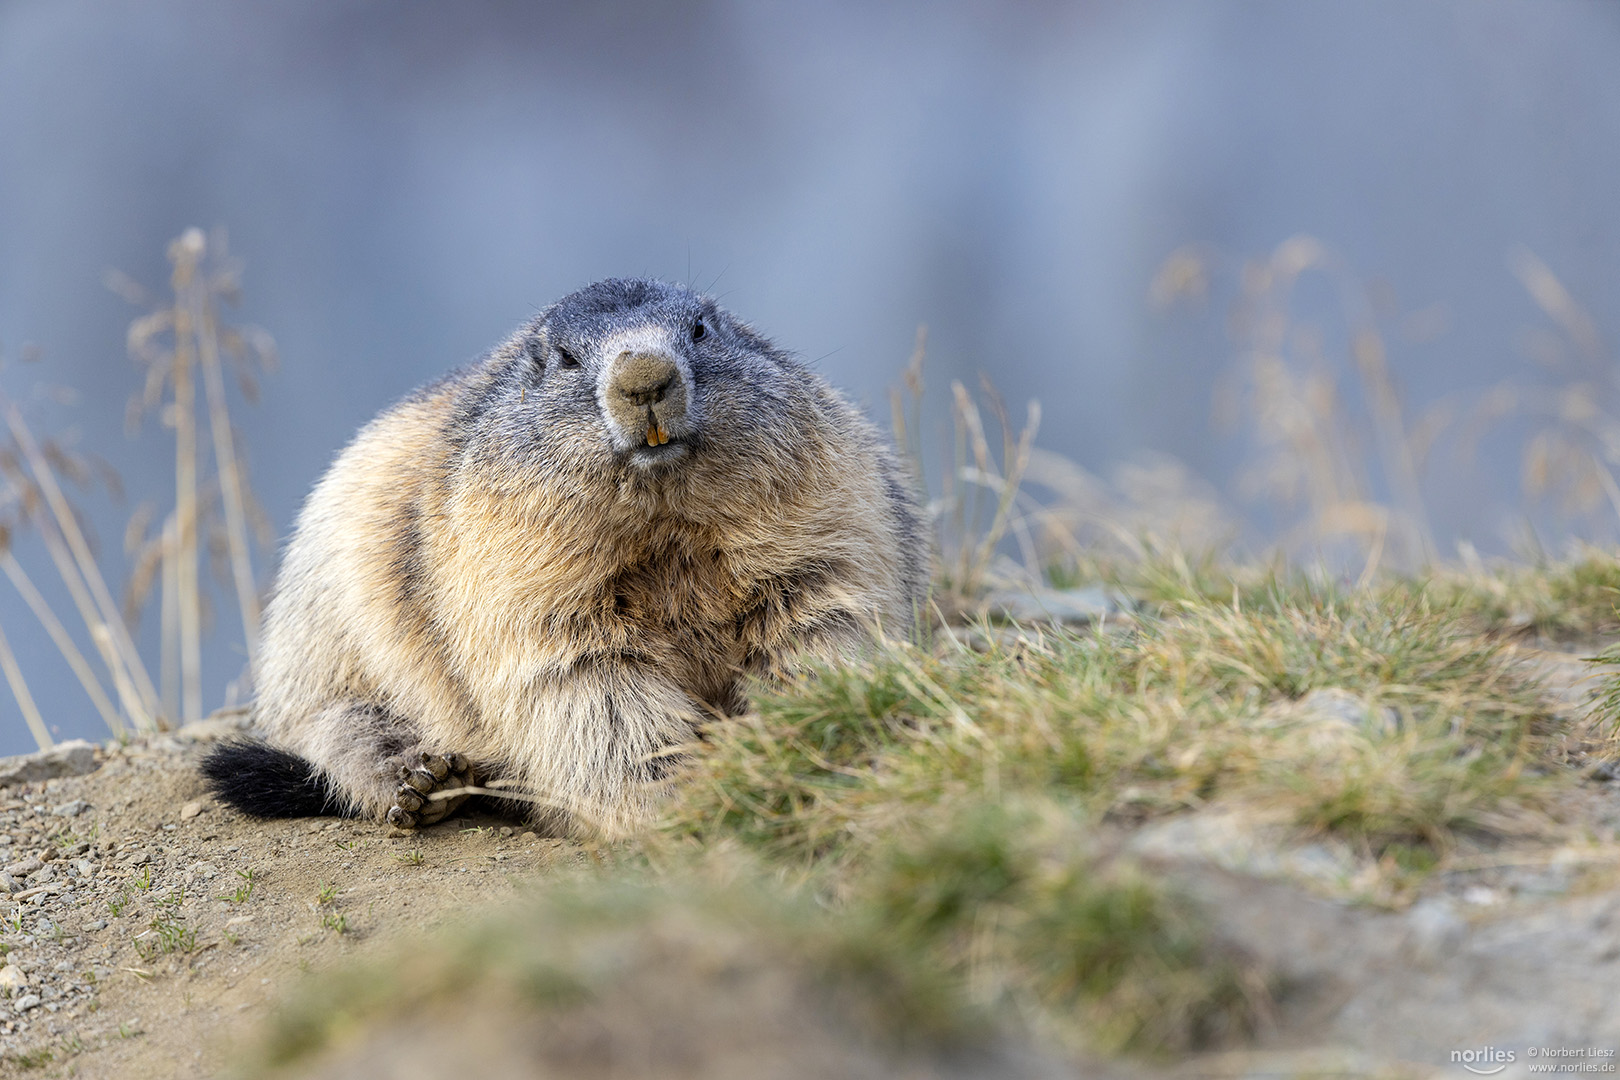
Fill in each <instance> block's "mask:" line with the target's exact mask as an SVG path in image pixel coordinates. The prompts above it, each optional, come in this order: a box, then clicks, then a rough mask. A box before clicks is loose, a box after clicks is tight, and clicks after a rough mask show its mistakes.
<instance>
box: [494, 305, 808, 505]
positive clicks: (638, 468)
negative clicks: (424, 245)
mask: <svg viewBox="0 0 1620 1080" xmlns="http://www.w3.org/2000/svg"><path fill="white" fill-rule="evenodd" d="M492 360H493V361H494V362H495V363H496V365H497V367H498V370H499V371H500V373H501V374H500V377H499V378H497V379H496V380H495V381H494V382H493V383H492V384H490V386H489V387H488V390H487V391H486V395H485V396H484V397H483V399H482V400H479V401H476V402H469V403H468V404H469V406H470V407H471V408H472V409H474V410H476V412H477V414H478V418H479V419H481V420H483V421H485V423H483V424H473V425H470V426H473V427H478V428H482V429H483V431H484V435H483V437H482V438H480V439H479V441H480V442H481V443H483V445H484V446H485V447H487V448H494V447H493V446H492V444H494V446H498V452H499V454H500V456H501V457H502V458H503V459H505V460H507V461H512V460H513V459H514V458H519V459H529V460H536V461H544V462H545V463H546V465H547V466H548V467H551V468H554V469H555V468H561V469H563V470H565V471H568V472H572V473H573V474H575V475H576V476H580V477H583V475H584V474H586V473H591V472H595V473H611V474H614V475H618V476H622V477H625V478H627V479H631V480H635V479H636V478H638V477H639V478H640V479H639V480H636V482H637V483H642V482H645V483H651V484H655V485H663V486H665V487H667V486H668V485H670V484H679V481H678V480H677V477H681V476H686V475H688V474H692V473H696V474H712V473H715V472H717V471H718V470H720V469H730V470H733V471H734V473H735V470H736V469H737V468H738V466H739V463H740V462H741V461H744V460H746V461H747V462H749V463H750V464H751V465H753V466H755V467H756V468H757V467H764V468H766V469H767V470H769V471H770V472H771V473H772V474H774V478H778V482H779V478H782V477H785V476H786V475H787V474H790V473H791V472H792V471H793V470H792V459H793V458H795V457H796V456H799V455H802V454H803V453H805V452H806V451H808V450H810V448H811V446H812V445H813V444H814V443H815V441H816V438H815V435H814V433H813V432H811V431H808V430H805V429H806V428H812V427H815V426H816V425H815V422H814V417H815V413H816V410H817V393H816V390H815V382H816V381H815V380H814V378H813V376H811V375H810V374H809V372H808V371H806V370H805V369H804V368H802V367H801V366H800V365H798V364H796V363H794V362H793V361H791V360H789V359H788V358H787V357H786V356H785V355H784V354H782V353H781V352H780V351H779V350H778V349H776V348H775V347H774V346H773V345H771V343H770V342H769V341H767V340H765V338H763V337H761V336H760V335H759V334H758V333H756V332H755V331H753V330H752V329H750V328H749V327H748V326H746V325H744V324H743V323H742V322H741V321H739V320H737V319H735V318H734V317H732V316H731V315H730V314H728V313H727V312H726V311H724V310H722V309H721V308H720V307H719V306H718V305H716V304H715V302H714V301H713V300H712V299H711V298H709V297H706V296H703V295H700V294H698V293H695V292H693V291H692V290H690V289H687V288H684V287H682V286H680V285H671V284H668V283H665V282H659V281H648V280H643V279H624V278H612V279H609V280H607V281H599V282H597V283H596V284H594V285H589V286H587V287H585V288H583V289H581V290H580V291H578V292H576V293H573V294H572V295H570V296H566V297H564V298H563V299H561V300H559V301H557V302H556V303H555V304H553V305H552V306H551V307H549V308H547V309H546V310H545V311H544V312H542V313H541V314H540V316H539V317H538V318H536V319H535V320H534V322H532V323H531V324H530V325H529V326H528V327H526V328H525V329H524V330H523V331H521V332H520V333H519V334H518V335H517V336H516V337H515V338H513V339H512V341H510V342H508V343H507V345H506V346H504V347H503V348H502V349H500V350H497V352H496V354H495V355H494V357H492ZM463 419H467V420H470V419H473V418H472V417H470V416H464V418H463ZM490 421H493V424H490V423H488V422H490ZM735 475H736V476H737V478H738V479H742V475H741V474H740V473H736V474H735ZM695 478H696V477H693V479H695ZM762 479H764V478H763V477H762Z"/></svg>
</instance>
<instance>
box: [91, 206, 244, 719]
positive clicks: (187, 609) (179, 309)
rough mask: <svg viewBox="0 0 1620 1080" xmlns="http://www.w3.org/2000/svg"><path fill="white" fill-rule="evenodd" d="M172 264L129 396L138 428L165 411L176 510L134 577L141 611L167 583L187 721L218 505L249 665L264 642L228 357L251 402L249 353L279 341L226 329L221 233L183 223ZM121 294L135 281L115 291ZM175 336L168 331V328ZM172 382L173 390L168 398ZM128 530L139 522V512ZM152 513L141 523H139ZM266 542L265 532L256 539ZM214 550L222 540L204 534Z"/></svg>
mask: <svg viewBox="0 0 1620 1080" xmlns="http://www.w3.org/2000/svg"><path fill="white" fill-rule="evenodd" d="M168 254H169V259H170V262H171V263H172V264H173V272H172V274H171V277H170V284H171V287H172V289H173V293H174V298H173V301H172V303H171V304H169V305H167V306H165V307H162V308H160V309H158V310H156V311H153V312H151V313H149V314H147V315H144V316H141V317H140V318H137V319H135V320H134V321H133V322H132V323H131V324H130V328H129V352H130V355H131V356H132V357H134V358H135V359H136V361H137V362H139V363H141V364H143V365H145V367H146V379H145V384H144V387H143V391H142V393H141V394H140V395H139V396H138V397H136V398H134V399H132V400H131V402H130V409H129V417H130V422H131V426H132V427H133V426H134V425H135V423H137V422H138V420H139V418H140V416H141V415H142V414H144V413H146V412H148V411H153V410H159V411H160V415H161V416H162V419H163V422H164V424H165V426H168V427H171V428H173V429H174V433H175V508H174V511H173V513H172V514H170V515H169V516H168V517H167V518H166V519H165V520H164V522H163V527H162V529H161V530H159V532H158V534H157V535H155V536H153V537H151V538H149V539H146V540H144V541H142V542H140V544H139V545H138V546H139V550H140V552H141V556H140V567H141V571H142V572H138V573H137V575H136V578H135V580H134V581H133V583H132V591H131V603H132V605H133V606H134V607H135V608H136V609H137V610H138V609H139V607H140V606H141V605H142V604H143V603H144V602H145V600H146V598H147V596H148V595H149V593H150V592H151V591H152V588H153V587H154V585H156V586H158V588H159V590H160V608H161V618H160V621H161V639H162V663H161V667H162V672H163V682H164V700H165V701H173V700H174V699H176V698H177V699H178V703H179V713H180V715H181V716H183V717H184V718H185V719H186V720H188V721H190V720H194V719H199V718H200V717H201V715H202V675H201V673H202V661H201V642H202V622H203V605H204V602H205V599H206V598H205V596H204V595H203V590H202V583H201V560H202V554H203V549H204V546H205V537H213V536H215V535H216V534H215V533H213V532H212V528H213V524H214V521H215V519H214V518H213V516H212V515H213V513H214V512H215V510H216V509H221V510H223V517H224V526H225V527H224V533H225V535H224V543H223V545H222V548H223V551H224V553H225V556H226V558H227V560H228V565H229V568H230V578H231V583H232V587H233V589H234V592H235V594H236V602H237V608H238V610H239V612H240V614H241V618H242V633H243V638H244V642H245V644H246V647H247V652H248V658H249V665H250V668H251V664H252V661H253V658H254V657H255V655H256V654H257V651H258V630H259V615H260V608H259V597H258V590H257V587H256V586H255V584H254V577H253V564H252V557H251V551H250V547H249V539H248V538H249V527H250V523H252V524H256V519H255V518H254V513H255V511H256V506H255V504H254V503H253V496H252V492H251V490H250V489H249V487H248V483H247V479H246V476H245V471H244V469H243V466H242V463H241V461H240V460H239V458H238V455H237V452H236V434H235V430H234V428H233V427H232V424H231V416H230V409H229V405H228V403H227V400H226V388H225V375H224V366H225V361H226V359H230V360H231V361H233V363H234V367H235V371H236V375H237V378H238V383H239V385H240V387H241V389H242V392H243V394H244V395H245V396H247V397H248V398H249V399H250V400H251V399H252V398H253V396H254V394H255V392H256V391H255V387H256V383H255V382H254V378H253V374H252V370H251V369H252V366H253V365H252V363H251V361H253V360H257V361H258V364H259V366H261V367H264V368H268V367H270V366H272V365H273V363H274V351H273V346H272V345H271V343H270V341H269V338H268V335H266V334H264V333H263V332H262V331H258V330H256V329H253V328H229V327H222V326H221V325H220V324H219V322H218V318H217V316H216V300H218V299H222V298H223V299H227V300H229V299H233V298H234V297H235V295H236V292H237V284H236V276H235V275H236V267H235V265H234V264H233V263H232V262H231V261H230V260H229V259H228V258H227V256H226V249H225V239H224V236H223V235H221V234H216V235H215V236H214V237H212V238H210V237H207V236H205V235H204V234H203V232H202V230H200V229H188V230H187V231H186V232H185V233H183V234H182V235H181V236H180V237H178V238H177V239H176V240H175V241H174V242H173V243H171V244H170V245H169V252H168ZM120 291H122V292H125V293H126V294H130V293H132V292H133V290H131V289H127V288H125V289H122V290H120ZM165 335H167V336H168V340H167V341H165V340H163V339H164V336H165ZM199 380H200V381H201V383H202V389H203V397H204V401H205V403H206V408H207V416H208V424H209V433H210V442H211V447H212V451H213V456H214V463H215V466H216V468H217V472H218V484H219V497H220V498H219V507H217V508H216V507H215V505H214V503H213V501H212V497H211V496H205V493H206V491H207V490H208V489H209V487H211V485H205V484H204V483H203V480H202V477H201V474H200V472H199V466H200V462H199V460H198V445H197V439H198V418H197V406H198V402H197V383H198V381H199ZM165 392H167V393H168V395H169V400H168V401H167V402H165V401H164V395H165ZM131 525H132V528H135V526H136V523H135V522H133V521H132V523H131ZM144 530H145V522H141V523H140V525H139V528H138V529H137V530H136V531H137V532H142V533H144ZM261 542H262V541H261ZM207 548H208V551H209V553H210V554H211V555H217V554H219V551H220V549H219V548H216V547H215V546H214V543H213V542H212V540H210V541H209V542H208V543H207Z"/></svg>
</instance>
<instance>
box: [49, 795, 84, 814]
mask: <svg viewBox="0 0 1620 1080" xmlns="http://www.w3.org/2000/svg"><path fill="white" fill-rule="evenodd" d="M88 809H90V804H89V803H87V802H85V801H84V800H83V799H73V800H71V801H69V802H65V803H63V804H62V805H61V806H53V807H51V813H52V814H55V815H56V816H57V817H78V816H79V815H80V814H82V813H84V812H85V811H86V810H88Z"/></svg>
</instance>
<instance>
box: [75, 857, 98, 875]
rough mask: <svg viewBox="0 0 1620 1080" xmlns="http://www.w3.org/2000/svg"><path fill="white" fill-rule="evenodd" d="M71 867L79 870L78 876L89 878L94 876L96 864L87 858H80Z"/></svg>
mask: <svg viewBox="0 0 1620 1080" xmlns="http://www.w3.org/2000/svg"><path fill="white" fill-rule="evenodd" d="M73 869H75V870H77V871H78V872H79V876H80V877H82V878H90V877H94V876H95V873H96V864H95V863H93V862H91V861H90V860H89V859H80V860H79V861H78V862H75V863H74V864H73Z"/></svg>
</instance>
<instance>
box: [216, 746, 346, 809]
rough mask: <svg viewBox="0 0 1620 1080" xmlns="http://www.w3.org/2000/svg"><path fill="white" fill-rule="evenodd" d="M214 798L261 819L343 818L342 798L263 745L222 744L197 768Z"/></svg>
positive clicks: (316, 775)
mask: <svg viewBox="0 0 1620 1080" xmlns="http://www.w3.org/2000/svg"><path fill="white" fill-rule="evenodd" d="M199 768H200V769H201V770H202V774H203V776H204V777H205V778H206V779H207V780H208V787H209V788H210V789H211V790H212V791H213V793H214V794H215V795H218V796H219V797H220V798H221V799H223V800H225V801H226V802H227V803H229V804H231V805H232V806H234V807H236V808H237V809H238V810H240V811H242V813H244V814H251V815H252V816H254V817H261V818H291V817H320V816H322V815H323V814H339V815H343V816H348V814H347V808H346V806H345V805H344V800H343V799H342V798H341V797H340V796H339V795H338V794H337V793H336V792H335V791H333V790H332V789H331V787H329V786H328V785H327V782H326V778H325V777H324V776H322V775H321V773H320V771H319V770H317V769H316V768H315V766H313V765H311V764H310V763H309V762H307V761H305V760H304V759H303V758H301V757H299V756H298V755H297V754H289V753H288V752H287V751H285V750H277V749H276V748H275V747H273V746H270V745H268V744H267V743H262V742H249V741H246V740H237V741H233V742H227V743H221V744H220V745H218V746H216V747H214V748H213V749H212V750H210V751H208V753H207V754H206V755H205V756H204V757H203V759H202V764H201V766H199Z"/></svg>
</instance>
